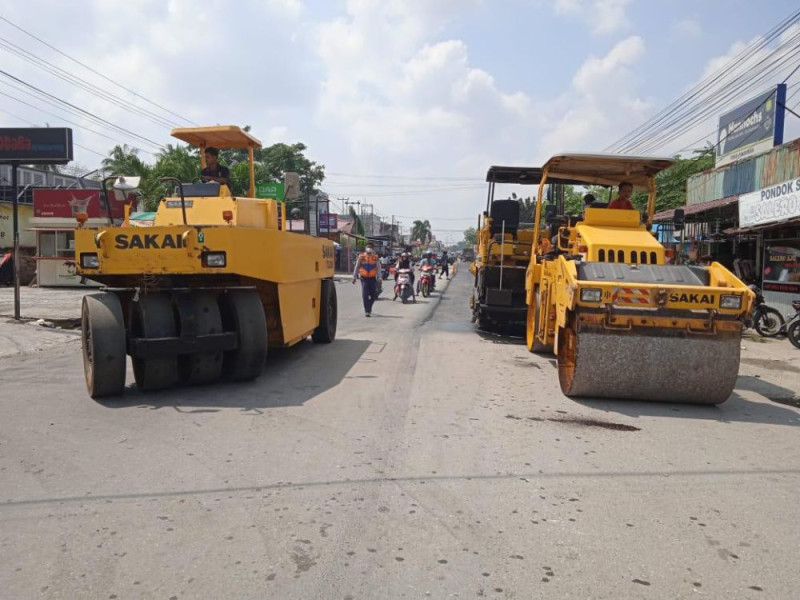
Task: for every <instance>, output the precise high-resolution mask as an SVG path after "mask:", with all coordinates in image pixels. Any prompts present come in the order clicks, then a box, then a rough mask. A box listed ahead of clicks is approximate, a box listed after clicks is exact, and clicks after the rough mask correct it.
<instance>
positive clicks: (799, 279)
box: [762, 240, 800, 294]
mask: <svg viewBox="0 0 800 600" xmlns="http://www.w3.org/2000/svg"><path fill="white" fill-rule="evenodd" d="M762 287H763V289H764V291H766V292H784V293H788V294H800V240H786V241H780V242H771V244H770V245H768V246H767V247H766V248H765V249H764V280H763V283H762Z"/></svg>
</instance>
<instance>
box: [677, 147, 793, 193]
mask: <svg viewBox="0 0 800 600" xmlns="http://www.w3.org/2000/svg"><path fill="white" fill-rule="evenodd" d="M795 177H800V139H797V140H793V141H791V142H787V143H786V144H783V145H782V146H776V147H775V148H773V149H772V150H771V151H770V152H767V153H766V154H761V155H759V156H754V157H753V158H750V159H748V160H744V161H741V162H738V163H734V164H732V165H728V166H725V167H722V168H720V169H709V170H708V171H704V172H702V173H698V174H697V175H692V176H691V177H690V178H689V179H688V181H687V182H686V205H687V208H688V206H691V205H695V204H705V203H708V202H710V201H713V200H717V199H720V198H727V197H729V196H740V195H742V194H747V193H749V192H755V191H756V190H760V189H763V188H765V187H769V186H771V185H775V184H776V183H781V182H782V181H787V180H789V179H792V178H795Z"/></svg>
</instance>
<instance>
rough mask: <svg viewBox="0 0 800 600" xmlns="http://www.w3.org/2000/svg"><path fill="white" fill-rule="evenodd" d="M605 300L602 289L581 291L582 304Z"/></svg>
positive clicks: (584, 289)
mask: <svg viewBox="0 0 800 600" xmlns="http://www.w3.org/2000/svg"><path fill="white" fill-rule="evenodd" d="M602 298H603V290H601V289H600V288H583V289H582V290H581V302H600V300H601V299H602Z"/></svg>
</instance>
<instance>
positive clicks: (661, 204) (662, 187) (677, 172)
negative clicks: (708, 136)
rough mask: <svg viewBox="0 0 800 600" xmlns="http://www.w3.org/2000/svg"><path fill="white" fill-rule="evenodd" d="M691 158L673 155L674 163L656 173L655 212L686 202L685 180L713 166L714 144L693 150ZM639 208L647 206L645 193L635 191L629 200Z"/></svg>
mask: <svg viewBox="0 0 800 600" xmlns="http://www.w3.org/2000/svg"><path fill="white" fill-rule="evenodd" d="M692 154H693V156H692V157H691V158H681V157H680V156H676V157H674V160H675V164H674V165H672V166H671V167H670V168H669V169H664V170H663V171H661V172H660V173H659V174H658V175H656V212H658V211H661V210H668V209H670V208H679V207H681V206H684V205H685V204H686V181H687V180H688V179H689V177H691V176H692V175H695V174H697V173H702V172H703V171H705V170H707V169H711V168H713V167H714V146H712V145H709V146H707V147H705V148H703V149H700V150H694V151H693V152H692ZM631 201H632V202H633V204H634V205H635V206H636V207H637V208H638V209H640V210H646V208H647V194H646V193H645V192H636V193H635V194H634V195H633V198H632V200H631Z"/></svg>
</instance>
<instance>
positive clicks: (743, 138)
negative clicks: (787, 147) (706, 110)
mask: <svg viewBox="0 0 800 600" xmlns="http://www.w3.org/2000/svg"><path fill="white" fill-rule="evenodd" d="M785 102H786V84H783V83H782V84H780V85H777V86H775V87H774V88H773V89H771V90H770V91H768V92H765V93H763V94H760V95H759V96H757V97H755V98H753V99H751V100H748V101H747V102H745V103H744V104H742V105H741V106H737V107H736V108H734V109H733V110H731V111H729V112H727V113H725V114H724V115H722V116H721V117H720V118H719V127H718V129H717V131H718V133H717V160H716V167H717V168H719V167H721V166H723V165H727V164H730V163H732V162H736V161H738V160H742V159H745V158H750V157H751V156H756V155H757V154H763V153H764V152H769V150H770V149H772V148H773V147H775V146H777V145H779V144H782V143H783V119H784V114H785Z"/></svg>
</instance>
